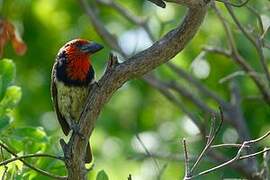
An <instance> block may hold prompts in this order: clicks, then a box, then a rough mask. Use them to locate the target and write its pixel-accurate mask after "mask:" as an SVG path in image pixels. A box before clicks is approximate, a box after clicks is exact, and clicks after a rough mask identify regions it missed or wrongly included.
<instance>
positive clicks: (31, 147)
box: [4, 127, 48, 153]
mask: <svg viewBox="0 0 270 180" xmlns="http://www.w3.org/2000/svg"><path fill="white" fill-rule="evenodd" d="M4 141H5V142H6V143H7V145H10V146H12V147H13V148H15V149H16V151H21V150H23V151H24V152H27V153H36V152H37V151H44V150H45V148H46V146H47V143H48V138H47V134H46V133H45V131H44V130H43V128H41V127H38V128H34V127H25V128H14V129H13V131H12V133H11V134H10V135H9V137H8V138H6V139H4Z"/></svg>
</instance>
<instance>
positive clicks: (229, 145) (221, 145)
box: [211, 143, 250, 149]
mask: <svg viewBox="0 0 270 180" xmlns="http://www.w3.org/2000/svg"><path fill="white" fill-rule="evenodd" d="M241 146H242V144H230V143H227V144H215V145H212V146H211V148H212V149H214V148H223V147H241ZM246 147H250V146H246Z"/></svg>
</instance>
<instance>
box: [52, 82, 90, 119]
mask: <svg viewBox="0 0 270 180" xmlns="http://www.w3.org/2000/svg"><path fill="white" fill-rule="evenodd" d="M56 86H57V98H58V99H57V100H58V107H59V111H60V113H61V114H62V115H63V116H64V117H65V119H66V121H67V122H68V123H69V124H70V121H76V122H78V121H79V118H80V115H81V112H82V108H83V106H84V104H85V101H86V98H87V95H88V92H89V87H73V86H66V85H64V83H62V82H59V81H58V82H56Z"/></svg>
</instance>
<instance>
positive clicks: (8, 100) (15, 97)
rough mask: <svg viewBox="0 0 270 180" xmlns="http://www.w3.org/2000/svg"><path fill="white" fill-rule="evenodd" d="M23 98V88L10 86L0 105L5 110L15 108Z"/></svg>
mask: <svg viewBox="0 0 270 180" xmlns="http://www.w3.org/2000/svg"><path fill="white" fill-rule="evenodd" d="M21 97H22V91H21V88H20V87H18V86H10V87H8V88H7V90H6V93H5V96H4V98H3V99H2V101H1V103H0V105H1V106H2V107H5V108H8V107H9V108H13V107H14V106H15V105H16V104H17V103H18V102H19V101H20V99H21Z"/></svg>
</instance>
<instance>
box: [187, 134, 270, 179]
mask: <svg viewBox="0 0 270 180" xmlns="http://www.w3.org/2000/svg"><path fill="white" fill-rule="evenodd" d="M269 135H270V131H268V132H267V133H266V134H265V135H263V136H261V137H259V138H257V139H254V140H250V141H244V142H243V144H242V146H241V147H240V148H239V150H238V152H237V154H236V155H235V156H234V157H233V158H232V159H230V160H228V161H226V162H224V163H222V164H220V165H218V166H215V167H213V168H210V169H208V170H205V171H202V172H200V173H198V174H196V175H193V176H192V177H190V179H193V178H196V177H199V176H203V175H205V174H208V173H210V172H213V171H216V170H218V169H220V168H223V167H225V166H227V165H229V164H231V163H234V162H235V161H238V160H243V159H246V158H250V157H254V156H256V155H259V154H262V153H264V152H267V151H269V150H270V148H267V149H265V150H263V151H259V152H256V153H252V154H249V155H244V156H241V152H242V151H243V149H244V148H245V147H246V146H247V145H250V144H254V143H257V142H259V141H262V140H263V139H265V138H266V137H268V136H269Z"/></svg>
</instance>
